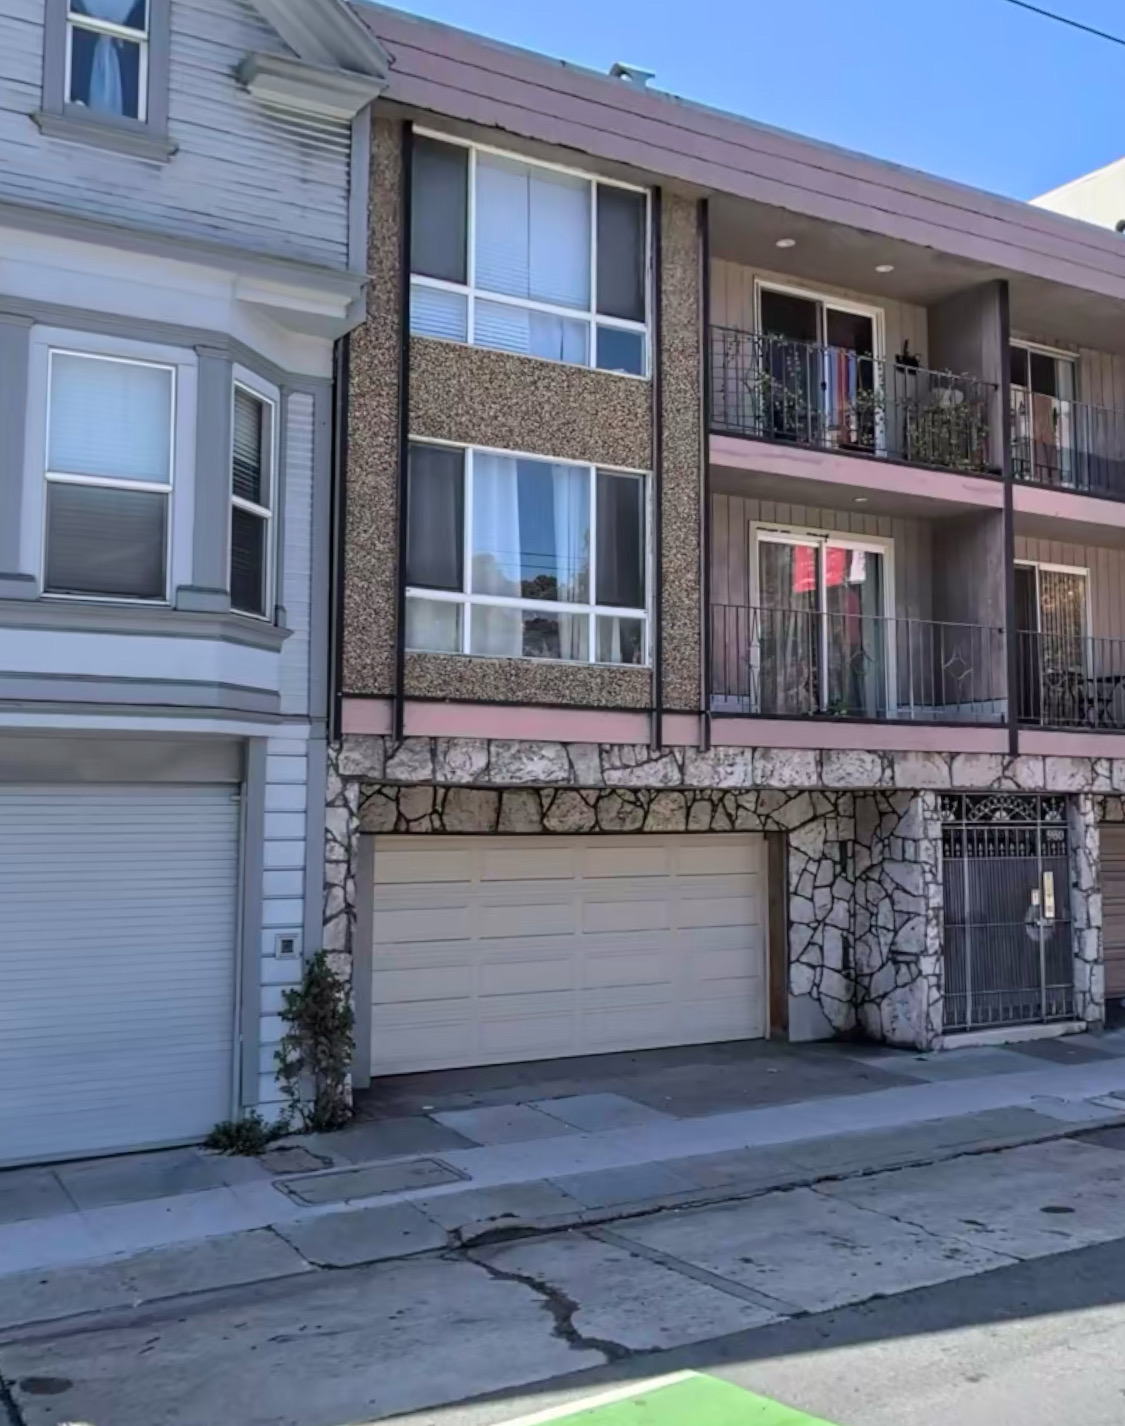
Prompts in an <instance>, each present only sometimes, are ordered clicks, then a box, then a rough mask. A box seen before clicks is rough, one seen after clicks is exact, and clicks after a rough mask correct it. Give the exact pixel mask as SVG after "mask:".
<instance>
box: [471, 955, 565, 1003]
mask: <svg viewBox="0 0 1125 1426" xmlns="http://www.w3.org/2000/svg"><path fill="white" fill-rule="evenodd" d="M477 987H478V990H479V992H480V994H481V995H482V996H490V995H527V994H529V993H538V992H543V991H558V990H573V989H574V988H575V967H574V965H573V964H572V962H571V960H570V959H569V958H567V959H565V960H564V959H560V958H559V957H558V956H543V957H541V958H539V959H532V958H530V957H527V958H524V959H521V960H517V961H505V960H491V961H484V962H483V963H482V964H481V965H480V966H479V968H478V971H477Z"/></svg>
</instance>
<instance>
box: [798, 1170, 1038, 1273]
mask: <svg viewBox="0 0 1125 1426" xmlns="http://www.w3.org/2000/svg"><path fill="white" fill-rule="evenodd" d="M883 1172H885V1173H901V1172H902V1170H901V1169H885V1170H883ZM857 1177H864V1178H870V1177H873V1175H871V1174H864V1175H857ZM809 1188H810V1189H811V1191H812V1192H813V1193H815V1194H816V1195H817V1197H818V1198H823V1199H824V1201H825V1202H826V1203H846V1204H847V1205H848V1207H849V1208H855V1209H858V1210H859V1212H860V1213H869V1214H871V1215H872V1216H873V1217H875V1218H882V1219H885V1220H889V1221H890V1222H891V1223H898V1224H899V1225H900V1227H903V1228H912V1229H913V1230H914V1231H915V1232H916V1233H921V1234H922V1235H923V1236H924V1237H926V1238H931V1239H933V1241H934V1242H935V1243H940V1244H941V1245H942V1247H948V1246H949V1244H950V1243H956V1244H958V1245H959V1246H961V1247H964V1248H984V1249H986V1250H987V1251H988V1252H990V1253H991V1254H992V1255H993V1257H996V1258H1003V1259H1004V1262H1002V1263H998V1264H996V1266H997V1267H1005V1268H1010V1267H1015V1266H1016V1265H1017V1264H1018V1263H1022V1262H1026V1261H1027V1259H1026V1258H1019V1257H1016V1256H1015V1255H1014V1254H1012V1253H1005V1252H1003V1251H1001V1249H999V1248H993V1247H990V1246H989V1244H988V1243H982V1242H979V1241H976V1240H975V1239H972V1238H966V1237H964V1236H963V1235H962V1234H961V1233H956V1232H948V1233H936V1232H935V1231H934V1230H933V1229H932V1228H927V1227H926V1225H925V1223H916V1222H915V1221H914V1219H913V1218H904V1217H903V1216H902V1215H901V1214H900V1213H889V1212H887V1210H886V1209H885V1208H872V1207H871V1206H870V1204H867V1203H854V1202H853V1201H852V1200H851V1199H850V1198H843V1197H841V1198H836V1197H834V1196H833V1195H832V1194H827V1193H821V1192H820V1190H819V1188H817V1186H816V1184H815V1183H814V1184H810V1185H809ZM994 1270H995V1269H988V1268H986V1269H984V1271H986V1272H988V1271H994Z"/></svg>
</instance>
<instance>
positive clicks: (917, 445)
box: [710, 326, 998, 474]
mask: <svg viewBox="0 0 1125 1426" xmlns="http://www.w3.org/2000/svg"><path fill="white" fill-rule="evenodd" d="M710 354H711V429H712V431H713V432H714V433H715V434H717V435H727V436H743V437H746V438H749V439H752V440H761V441H771V442H776V443H781V444H787V445H793V446H801V447H805V448H812V449H815V450H823V451H831V452H837V453H847V454H851V455H856V456H864V457H868V458H874V459H880V460H886V461H892V462H897V463H900V464H904V465H913V466H922V467H927V468H930V469H939V470H953V471H963V472H968V473H972V474H987V473H993V472H994V470H995V464H994V461H993V460H992V457H991V451H992V440H991V433H990V413H991V411H992V409H993V403H994V402H995V400H996V399H997V392H998V388H997V387H996V386H995V385H993V384H992V383H990V382H985V381H979V380H977V379H976V378H975V377H971V376H957V375H954V374H953V373H952V372H948V371H931V370H929V369H927V368H926V367H923V366H920V365H914V363H913V359H912V358H910V357H909V356H906V357H900V358H896V359H894V360H891V361H884V360H880V359H877V358H875V357H871V356H864V355H861V354H860V353H858V352H855V351H851V350H848V349H847V348H844V347H833V346H817V345H814V344H812V343H808V342H801V341H794V340H792V339H790V338H788V337H773V336H766V335H763V334H761V333H758V332H750V331H744V330H741V329H739V328H736V327H724V326H713V327H712V328H711V335H710Z"/></svg>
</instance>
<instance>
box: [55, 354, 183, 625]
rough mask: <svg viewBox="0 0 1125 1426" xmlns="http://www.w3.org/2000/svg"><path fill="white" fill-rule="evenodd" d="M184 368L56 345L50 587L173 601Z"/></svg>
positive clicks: (64, 592) (73, 593) (59, 591)
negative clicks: (178, 389)
mask: <svg viewBox="0 0 1125 1426" xmlns="http://www.w3.org/2000/svg"><path fill="white" fill-rule="evenodd" d="M176 378H177V371H176V367H175V366H174V365H171V364H167V363H162V362H156V361H140V360H135V359H132V358H125V357H118V356H106V355H101V354H98V353H93V352H86V351H75V350H67V349H64V348H56V347H53V348H51V349H50V350H49V351H48V353H47V393H46V395H47V403H46V409H47V420H46V445H45V469H44V482H45V492H44V499H43V592H44V593H45V594H49V595H58V596H64V597H65V596H70V597H78V598H83V599H91V598H93V599H114V600H141V601H146V602H150V603H163V602H166V601H167V600H168V598H169V565H170V541H171V534H172V492H173V481H174V475H175V447H176V439H175V432H176V399H177V392H176V385H177V382H176Z"/></svg>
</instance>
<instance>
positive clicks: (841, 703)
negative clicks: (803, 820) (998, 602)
mask: <svg viewBox="0 0 1125 1426" xmlns="http://www.w3.org/2000/svg"><path fill="white" fill-rule="evenodd" d="M711 651H712V657H711V709H712V712H713V713H715V714H720V715H721V714H731V715H735V716H740V717H747V716H757V717H766V718H838V719H849V720H862V721H874V722H913V723H942V724H947V723H953V724H962V725H965V724H972V725H983V726H991V727H995V726H998V725H1000V724H1002V723H1003V722H1004V720H1005V718H1006V717H1007V699H1006V696H1005V647H1004V631H1003V629H1000V628H993V627H989V626H986V625H978V624H956V623H938V622H935V621H933V620H928V619H915V618H900V617H894V616H882V615H872V614H865V613H853V612H841V613H835V612H822V611H815V610H803V609H767V608H760V607H752V606H747V605H731V604H714V603H713V604H712V605H711ZM1123 669H1125V663H1123Z"/></svg>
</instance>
